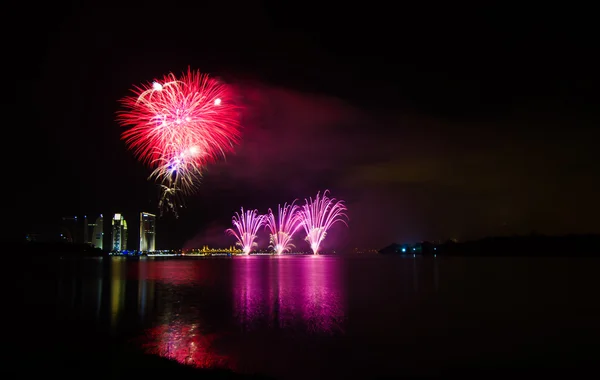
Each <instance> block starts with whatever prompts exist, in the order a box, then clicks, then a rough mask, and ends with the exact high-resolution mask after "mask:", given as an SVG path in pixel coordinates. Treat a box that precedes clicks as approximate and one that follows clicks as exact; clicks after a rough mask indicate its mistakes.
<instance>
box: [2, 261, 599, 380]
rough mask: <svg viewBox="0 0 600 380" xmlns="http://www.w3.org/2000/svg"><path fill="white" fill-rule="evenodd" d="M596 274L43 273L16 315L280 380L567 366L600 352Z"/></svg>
mask: <svg viewBox="0 0 600 380" xmlns="http://www.w3.org/2000/svg"><path fill="white" fill-rule="evenodd" d="M599 264H600V260H598V259H589V258H588V259H562V258H549V259H543V258H536V259H527V258H481V259H478V258H420V257H417V258H412V257H407V258H403V257H382V256H368V257H351V258H344V257H340V256H337V257H336V256H318V257H312V256H284V257H268V256H261V257H234V258H168V259H165V258H139V259H125V258H120V257H112V258H104V259H85V260H61V261H59V262H53V263H51V264H49V263H47V262H36V263H33V264H31V265H30V266H31V267H30V268H27V273H26V274H25V275H24V276H23V278H22V280H21V281H19V282H17V283H16V284H13V285H14V288H13V289H15V290H14V292H15V294H18V295H19V296H18V297H17V298H18V301H17V302H20V304H18V305H15V310H14V312H15V313H16V315H18V314H19V313H20V312H22V313H23V315H27V316H28V318H32V317H31V314H32V313H34V312H35V313H38V314H39V316H38V317H37V318H36V320H37V322H36V323H37V324H40V323H43V324H44V326H47V328H52V326H53V325H56V326H58V325H60V326H64V325H65V324H66V325H67V326H68V325H69V324H71V325H72V326H81V325H83V326H87V327H85V328H84V329H81V327H77V328H78V329H80V330H78V334H86V333H88V329H89V331H90V332H91V331H92V330H94V331H105V332H106V333H107V334H111V335H112V336H113V337H114V339H117V340H120V341H122V342H124V343H128V344H133V345H135V346H136V347H138V348H139V349H140V350H143V351H144V352H147V353H152V354H157V355H160V356H164V357H168V358H172V359H174V360H177V361H179V362H181V363H185V364H187V365H190V366H197V367H202V368H211V367H219V368H230V369H232V370H234V371H236V372H241V373H262V374H267V375H271V376H275V377H281V378H293V379H296V378H297V379H300V378H307V377H311V378H331V377H332V376H335V377H340V376H350V375H352V376H365V377H371V376H374V375H397V374H412V373H439V371H442V370H445V369H448V368H460V367H473V366H490V367H494V366H503V367H524V366H529V367H531V366H545V367H548V366H550V367H552V366H563V367H569V366H577V365H580V364H583V363H584V362H586V360H588V359H590V358H593V355H597V354H598V353H599V352H600V350H599V347H598V342H599V339H598V338H600V330H599V327H598V326H599V322H600V306H599V303H598V290H599V289H600V285H599V283H598V280H597V275H596V272H597V268H598V265H599ZM11 269H14V270H19V269H18V268H11ZM5 270H8V269H7V268H5ZM20 270H23V271H24V269H20ZM65 322H66V323H65ZM61 328H63V327H61ZM67 329H68V327H67ZM90 344H91V345H93V342H90Z"/></svg>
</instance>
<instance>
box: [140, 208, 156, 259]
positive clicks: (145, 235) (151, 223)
mask: <svg viewBox="0 0 600 380" xmlns="http://www.w3.org/2000/svg"><path fill="white" fill-rule="evenodd" d="M155 242H156V215H154V214H150V213H147V212H142V213H140V251H154V250H156V246H155Z"/></svg>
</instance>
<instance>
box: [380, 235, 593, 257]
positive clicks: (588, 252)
mask: <svg viewBox="0 0 600 380" xmlns="http://www.w3.org/2000/svg"><path fill="white" fill-rule="evenodd" d="M402 247H408V248H407V250H406V253H418V254H436V255H446V256H530V257H531V256H540V257H541V256H563V257H577V256H580V257H592V256H600V235H595V234H589V235H564V236H546V235H537V234H532V235H524V236H523V235H521V236H493V237H486V238H483V239H480V240H472V241H466V242H453V241H447V242H446V243H442V244H433V243H430V242H422V243H418V244H405V245H401V244H396V243H394V244H391V245H389V246H387V247H385V248H382V249H381V250H380V251H379V253H381V254H401V253H402V252H401V248H402ZM412 248H415V251H413V250H412Z"/></svg>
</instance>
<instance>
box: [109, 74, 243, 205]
mask: <svg viewBox="0 0 600 380" xmlns="http://www.w3.org/2000/svg"><path fill="white" fill-rule="evenodd" d="M133 93H134V95H133V96H127V97H125V98H123V99H122V100H121V104H122V105H123V107H124V110H123V111H119V112H118V114H117V116H118V121H119V123H120V124H121V125H122V126H123V127H127V128H128V129H127V130H126V131H124V132H123V133H122V135H121V137H122V139H123V140H125V142H126V144H127V146H128V148H129V149H130V150H132V151H133V153H134V154H135V156H136V157H137V158H138V159H139V160H140V161H141V162H143V163H145V164H147V165H148V166H149V167H150V168H152V170H153V171H152V173H151V174H150V177H149V179H153V180H156V181H157V182H159V183H160V184H161V185H163V187H161V188H163V190H164V189H166V191H171V192H177V193H181V194H189V193H191V192H192V191H193V190H194V189H195V187H196V185H197V184H198V182H199V180H200V178H201V177H202V172H203V169H204V167H205V166H206V165H207V164H209V163H211V162H215V161H216V160H218V159H220V158H224V157H225V155H226V154H227V153H229V152H231V151H233V147H234V146H235V145H236V144H237V143H239V140H240V125H239V109H238V107H237V106H236V105H235V104H234V102H233V101H232V100H233V91H232V90H231V88H230V87H229V86H227V85H226V84H224V83H221V82H219V81H218V80H216V79H213V78H210V77H209V76H208V75H205V74H201V73H200V72H199V71H192V70H190V69H189V68H188V71H187V73H183V74H182V75H181V77H180V78H177V77H176V76H175V75H174V74H168V75H165V76H164V77H163V78H162V80H156V81H154V82H153V83H151V84H150V83H148V84H146V85H143V86H139V87H137V86H136V87H135V88H134V90H133ZM162 195H163V198H164V197H169V195H170V194H164V191H163V194H162Z"/></svg>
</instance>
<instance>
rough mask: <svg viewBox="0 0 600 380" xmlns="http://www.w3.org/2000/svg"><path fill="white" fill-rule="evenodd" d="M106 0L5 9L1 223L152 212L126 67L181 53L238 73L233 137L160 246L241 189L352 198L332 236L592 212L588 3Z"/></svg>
mask: <svg viewBox="0 0 600 380" xmlns="http://www.w3.org/2000/svg"><path fill="white" fill-rule="evenodd" d="M197 3H198V4H200V3H201V2H197ZM101 4H102V5H101V6H91V5H89V6H75V7H72V8H71V7H70V6H69V5H68V4H67V5H55V4H53V5H52V7H49V6H48V8H47V9H40V10H39V12H36V13H35V14H31V12H30V10H28V9H13V11H14V19H15V20H21V21H20V24H19V25H20V29H17V30H7V31H5V35H6V33H10V34H9V35H12V36H14V39H13V41H11V42H10V43H9V46H8V49H12V50H13V51H14V54H12V55H8V57H9V58H5V59H8V60H9V61H10V62H9V65H10V66H12V69H11V71H6V72H5V76H7V77H8V80H9V82H11V83H15V84H14V85H12V87H11V88H14V90H13V91H15V92H14V96H13V100H14V101H15V104H13V105H12V107H11V110H12V111H9V112H8V114H9V115H12V116H10V117H9V118H5V119H4V133H5V134H10V136H9V137H7V139H6V140H4V145H5V147H6V148H5V149H8V152H9V159H8V160H6V159H5V164H6V166H7V172H8V173H7V175H6V176H5V181H6V182H5V185H4V186H3V187H4V188H5V192H4V202H5V204H7V205H8V207H9V210H10V211H11V212H12V213H13V214H12V215H15V217H14V219H13V221H12V222H11V226H12V227H14V228H13V229H11V230H10V231H11V232H10V233H21V232H22V231H24V230H25V229H27V228H30V227H29V225H30V224H31V223H32V222H36V223H37V222H41V221H44V220H50V219H52V218H56V217H60V216H62V215H68V214H79V215H82V214H87V215H96V214H99V213H104V215H105V216H107V215H111V214H112V213H114V212H123V213H125V214H126V216H127V215H128V213H129V214H130V215H132V216H131V217H129V218H130V219H133V215H137V213H139V211H142V210H143V211H149V212H157V211H158V210H157V203H158V191H157V188H156V186H155V185H154V184H153V183H152V182H149V181H147V180H146V178H147V176H148V174H149V173H150V170H149V169H148V168H147V167H145V166H144V165H143V164H141V163H139V162H137V161H136V160H135V158H134V156H133V154H132V153H131V152H129V151H128V150H127V149H126V147H125V144H124V142H123V141H122V140H120V133H121V132H122V129H121V127H119V126H118V124H117V123H116V122H115V112H116V111H117V110H118V109H119V104H118V100H119V99H120V98H122V97H123V96H126V95H129V91H130V89H131V87H132V86H133V85H136V84H139V83H143V82H147V81H151V80H153V79H154V78H157V77H161V76H162V75H163V74H166V73H168V72H170V71H172V72H174V73H176V74H179V73H181V71H183V70H186V69H187V67H188V66H190V67H192V68H193V69H200V70H202V71H204V72H207V73H210V74H212V75H215V76H219V77H221V78H223V79H224V80H226V81H228V82H230V83H232V84H234V85H235V86H236V87H237V88H238V89H239V91H240V94H241V96H242V99H243V102H244V103H245V105H246V113H245V115H244V119H243V125H244V129H243V140H242V143H241V145H240V146H239V147H238V148H237V150H236V153H235V154H233V155H230V156H228V158H227V160H226V161H225V162H221V163H218V164H216V165H212V166H210V167H209V168H208V171H207V173H206V176H205V177H204V180H203V184H202V186H201V188H200V190H199V192H198V193H197V194H196V195H195V196H190V197H188V198H187V199H186V202H187V205H186V206H187V207H186V208H183V209H181V210H180V218H179V219H174V218H173V217H171V216H165V217H164V218H162V219H161V220H160V221H159V223H158V234H157V236H158V237H157V239H158V240H157V244H158V248H179V247H182V246H184V247H190V246H194V245H201V244H217V245H224V244H229V243H230V242H231V239H230V238H227V237H224V234H223V230H224V229H225V228H228V227H229V224H230V221H231V215H232V214H233V212H234V211H237V210H239V207H240V206H244V207H245V208H258V209H259V210H260V211H263V212H264V211H266V209H267V208H268V207H277V204H278V203H283V202H286V201H291V200H293V199H294V198H299V199H304V198H305V197H309V196H314V195H315V194H316V192H317V191H318V190H323V189H326V188H328V189H330V190H331V191H332V195H333V196H335V197H338V198H341V199H345V200H346V201H347V206H348V208H349V217H350V229H349V230H344V229H336V230H334V231H332V234H331V236H330V238H329V240H326V242H325V243H324V246H325V247H326V248H327V247H328V246H329V247H374V248H381V247H383V246H385V245H388V244H389V243H391V242H414V241H419V240H446V239H448V238H457V239H459V240H465V239H471V238H478V237H482V236H486V235H508V234H514V233H520V234H528V233H531V232H532V231H536V232H539V233H548V234H564V233H589V232H593V233H598V232H600V221H599V218H598V215H599V214H600V202H599V201H598V194H600V159H598V157H597V156H598V154H597V151H598V148H597V144H598V137H600V136H599V135H600V133H599V131H598V121H599V119H600V118H599V113H598V104H600V103H599V102H598V100H599V96H598V82H599V81H598V67H599V66H598V60H597V58H596V57H595V55H596V54H597V53H596V52H595V50H597V42H596V41H595V38H594V37H595V35H597V33H595V32H594V31H593V29H594V28H595V26H594V24H593V23H592V22H591V20H590V19H588V18H587V16H586V14H589V12H586V11H585V10H572V11H570V10H565V9H556V10H548V9H543V8H536V9H531V10H529V9H525V8H519V9H502V8H496V7H490V8H488V9H473V8H468V9H456V8H453V9H441V8H435V7H433V6H430V7H428V9H417V8H406V7H400V6H397V5H395V4H393V3H381V4H389V5H379V6H377V7H375V6H374V5H372V4H374V3H373V2H368V3H357V4H356V5H349V4H350V3H348V2H345V3H340V4H342V5H343V6H342V5H340V6H335V7H334V6H333V5H331V6H324V5H323V2H321V3H314V4H311V3H310V2H301V3H294V4H296V5H292V4H291V3H290V4H287V3H282V4H285V5H276V4H279V2H273V4H265V3H260V2H252V1H249V2H239V4H236V2H232V3H229V2H219V1H216V2H210V5H208V6H203V8H191V7H189V5H185V4H183V3H181V4H179V3H177V2H167V3H165V2H161V3H160V5H158V4H157V5H152V4H151V3H149V2H144V3H140V4H139V5H138V6H136V7H134V6H133V5H132V6H131V7H130V8H123V7H113V8H111V7H109V5H108V3H107V2H102V3H101ZM198 4H197V5H196V7H198V6H199V5H198ZM319 4H320V5H319ZM61 7H62V8H61ZM369 7H370V8H369ZM386 7H387V8H386ZM5 28H6V26H5ZM5 116H6V115H5ZM9 120H12V121H13V122H12V123H11V122H9ZM7 136H8V135H7ZM132 222H134V220H131V221H130V223H132ZM13 230H14V231H13Z"/></svg>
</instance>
